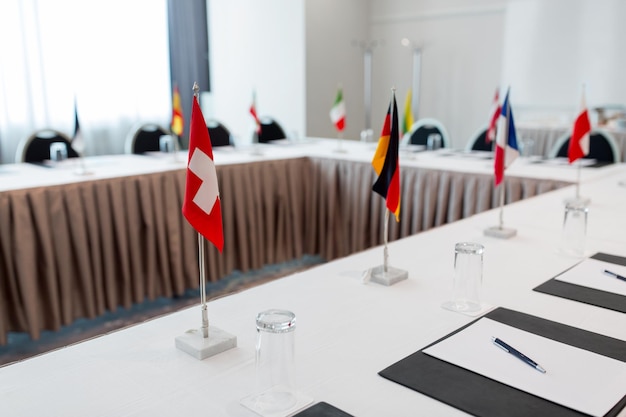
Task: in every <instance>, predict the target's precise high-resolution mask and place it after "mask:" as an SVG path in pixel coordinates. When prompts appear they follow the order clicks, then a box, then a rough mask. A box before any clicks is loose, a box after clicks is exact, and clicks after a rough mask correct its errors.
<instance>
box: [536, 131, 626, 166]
mask: <svg viewBox="0 0 626 417" xmlns="http://www.w3.org/2000/svg"><path fill="white" fill-rule="evenodd" d="M570 137H571V133H566V134H564V135H563V136H561V137H560V138H559V139H558V140H557V141H556V143H555V144H554V146H553V147H552V149H551V150H550V154H549V157H550V158H566V157H567V153H568V152H567V151H568V148H569V141H570ZM585 158H586V159H595V160H596V161H598V162H609V163H612V164H613V163H619V162H620V153H619V147H618V146H617V142H616V141H615V138H613V136H612V135H611V134H610V133H608V132H606V131H604V130H601V129H593V130H592V131H591V133H590V134H589V154H588V155H586V156H585Z"/></svg>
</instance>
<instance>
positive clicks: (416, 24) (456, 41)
mask: <svg viewBox="0 0 626 417" xmlns="http://www.w3.org/2000/svg"><path fill="white" fill-rule="evenodd" d="M208 4H209V30H210V36H211V39H210V42H211V51H210V52H211V65H212V66H211V71H212V74H211V75H212V86H213V89H214V92H213V93H212V99H211V105H210V106H209V107H210V108H211V114H212V115H213V116H214V117H217V118H219V119H220V120H222V121H223V122H224V123H226V124H227V125H228V126H229V127H231V129H232V130H234V131H235V133H237V134H239V135H243V134H248V133H249V131H250V129H251V127H252V122H251V118H250V116H249V115H248V107H249V105H250V100H251V91H252V90H253V88H256V90H257V100H258V108H259V111H260V113H261V114H267V115H273V116H276V117H277V118H279V120H281V121H282V122H283V124H285V125H286V128H287V130H288V131H294V130H296V131H297V132H298V134H299V135H300V136H303V135H308V136H326V137H335V136H336V132H335V131H334V129H333V127H332V125H331V124H330V120H329V117H328V112H329V110H330V107H331V105H332V102H333V99H334V96H335V93H336V90H337V86H338V84H341V85H342V86H343V89H344V95H345V100H346V107H347V128H346V133H345V137H346V138H349V139H358V137H359V132H360V131H361V130H362V129H363V128H364V127H365V108H364V104H363V98H364V91H363V54H362V50H361V48H360V47H358V45H356V44H358V42H369V41H375V42H376V43H377V45H378V46H376V47H375V48H374V50H373V89H372V113H371V117H372V119H371V123H372V128H373V130H374V135H375V137H377V136H378V133H379V132H380V128H381V125H382V121H383V118H384V113H385V111H386V108H387V105H388V103H389V97H390V89H391V88H392V87H395V88H396V89H397V93H396V94H397V99H398V105H399V107H400V109H401V110H402V108H403V102H404V96H405V94H406V91H407V89H408V88H409V86H411V84H412V49H411V48H407V47H404V46H402V45H401V43H400V41H401V39H402V38H408V39H409V40H411V41H412V42H413V44H415V45H417V46H419V47H420V48H421V50H422V71H421V91H420V98H419V102H420V106H419V109H418V112H419V116H420V117H434V118H437V119H439V120H441V121H442V122H443V123H444V124H445V126H446V127H447V129H448V131H449V133H450V135H451V140H452V146H454V147H457V148H459V147H463V146H464V145H465V143H466V141H467V140H468V139H469V138H470V136H471V135H472V134H473V133H474V132H475V131H476V129H478V128H480V127H481V126H484V125H485V124H486V123H487V121H488V118H489V110H490V108H491V101H492V98H493V94H494V91H495V89H496V88H497V87H500V88H501V89H506V87H507V86H509V85H510V87H511V100H512V104H513V106H514V109H516V118H517V119H518V120H524V116H525V115H526V116H527V115H528V114H530V113H532V112H533V111H534V112H535V113H537V112H538V113H541V114H542V115H543V116H546V114H548V115H549V113H550V112H553V110H555V109H556V110H557V111H558V112H561V114H563V113H564V114H565V119H567V120H570V119H571V118H573V117H574V115H575V111H576V110H577V108H578V103H579V101H580V90H581V84H582V83H583V82H584V83H586V86H587V93H588V95H587V98H588V100H587V102H588V104H589V105H590V106H593V105H596V104H607V103H618V104H624V103H626V83H624V82H623V76H622V74H623V70H622V69H623V68H625V67H626V54H623V53H621V52H622V49H623V48H621V45H620V42H621V41H622V40H623V39H626V25H622V23H621V21H622V20H623V18H624V17H626V1H622V0H550V1H545V0H471V1H468V0H208ZM620 48H621V49H620ZM546 117H547V116H546Z"/></svg>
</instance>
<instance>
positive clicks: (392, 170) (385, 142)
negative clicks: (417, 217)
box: [372, 94, 400, 221]
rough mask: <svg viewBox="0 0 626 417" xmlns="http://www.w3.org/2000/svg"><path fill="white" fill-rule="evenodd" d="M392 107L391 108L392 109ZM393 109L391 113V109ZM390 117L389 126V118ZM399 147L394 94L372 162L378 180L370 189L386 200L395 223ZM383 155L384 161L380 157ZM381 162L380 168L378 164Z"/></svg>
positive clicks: (398, 197)
mask: <svg viewBox="0 0 626 417" xmlns="http://www.w3.org/2000/svg"><path fill="white" fill-rule="evenodd" d="M392 106H393V107H392ZM392 108H393V112H392V110H391V109H392ZM390 114H391V115H392V117H391V125H390V123H389V116H390ZM399 145H400V130H399V127H398V106H397V104H396V96H395V94H394V96H393V99H392V101H391V103H389V110H387V115H386V116H385V123H384V125H383V130H382V133H381V135H380V139H379V140H378V147H377V148H376V153H375V154H374V159H373V160H372V166H373V167H374V170H375V171H376V173H377V174H379V177H378V179H377V180H376V182H375V183H374V186H373V187H372V189H373V190H374V191H375V192H376V193H378V194H380V195H381V196H382V197H383V198H385V200H386V205H387V209H388V210H389V211H390V212H392V213H394V214H395V216H396V221H400V166H399V163H398V147H399ZM383 155H384V161H383V160H382V157H383ZM381 162H382V167H381V166H380V163H381Z"/></svg>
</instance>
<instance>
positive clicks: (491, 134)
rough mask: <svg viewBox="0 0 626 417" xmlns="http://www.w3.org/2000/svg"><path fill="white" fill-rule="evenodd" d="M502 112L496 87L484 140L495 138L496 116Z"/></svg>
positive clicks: (489, 141)
mask: <svg viewBox="0 0 626 417" xmlns="http://www.w3.org/2000/svg"><path fill="white" fill-rule="evenodd" d="M500 112H502V106H500V95H499V93H498V89H497V88H496V94H495V96H494V97H493V104H492V107H491V117H490V118H489V127H488V128H487V137H486V138H485V142H487V143H491V142H492V141H493V140H494V139H495V138H496V130H497V126H498V118H499V117H500Z"/></svg>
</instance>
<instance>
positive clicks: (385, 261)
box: [383, 209, 389, 274]
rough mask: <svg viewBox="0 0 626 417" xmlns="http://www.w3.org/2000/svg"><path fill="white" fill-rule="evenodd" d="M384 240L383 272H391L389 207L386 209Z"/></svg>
mask: <svg viewBox="0 0 626 417" xmlns="http://www.w3.org/2000/svg"><path fill="white" fill-rule="evenodd" d="M384 233H385V236H384V242H385V248H384V250H383V272H384V273H385V274H386V273H387V272H389V248H388V247H387V246H388V245H387V244H388V243H389V209H386V210H385V230H384Z"/></svg>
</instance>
